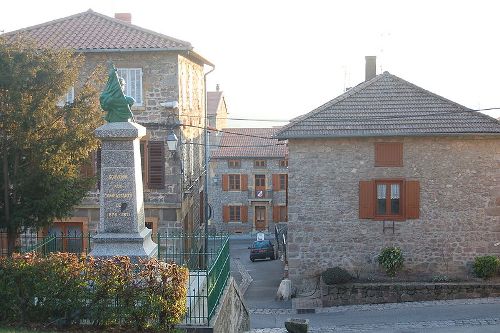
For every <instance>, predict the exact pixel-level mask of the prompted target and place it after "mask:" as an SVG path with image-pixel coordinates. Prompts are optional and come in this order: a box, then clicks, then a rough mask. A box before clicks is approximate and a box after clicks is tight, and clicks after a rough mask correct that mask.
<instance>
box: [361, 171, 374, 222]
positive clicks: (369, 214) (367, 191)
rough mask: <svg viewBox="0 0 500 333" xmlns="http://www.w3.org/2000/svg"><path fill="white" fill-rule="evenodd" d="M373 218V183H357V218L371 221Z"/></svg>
mask: <svg viewBox="0 0 500 333" xmlns="http://www.w3.org/2000/svg"><path fill="white" fill-rule="evenodd" d="M374 216H375V182H374V181H373V180H362V181H360V182H359V218H360V219H371V218H373V217H374Z"/></svg>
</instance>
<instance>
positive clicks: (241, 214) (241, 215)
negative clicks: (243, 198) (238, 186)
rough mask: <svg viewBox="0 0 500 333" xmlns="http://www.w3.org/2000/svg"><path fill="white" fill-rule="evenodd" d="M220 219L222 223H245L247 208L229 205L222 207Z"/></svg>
mask: <svg viewBox="0 0 500 333" xmlns="http://www.w3.org/2000/svg"><path fill="white" fill-rule="evenodd" d="M222 215H223V216H222V219H223V220H224V222H247V221H248V206H241V205H229V206H224V207H223V212H222Z"/></svg>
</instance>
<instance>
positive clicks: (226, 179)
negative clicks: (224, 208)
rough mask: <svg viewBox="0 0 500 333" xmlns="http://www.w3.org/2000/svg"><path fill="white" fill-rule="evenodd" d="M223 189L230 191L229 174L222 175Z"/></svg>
mask: <svg viewBox="0 0 500 333" xmlns="http://www.w3.org/2000/svg"><path fill="white" fill-rule="evenodd" d="M222 190H223V191H229V175H222Z"/></svg>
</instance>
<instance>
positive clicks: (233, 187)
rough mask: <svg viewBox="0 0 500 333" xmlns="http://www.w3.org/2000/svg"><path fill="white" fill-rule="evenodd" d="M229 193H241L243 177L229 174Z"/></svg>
mask: <svg viewBox="0 0 500 333" xmlns="http://www.w3.org/2000/svg"><path fill="white" fill-rule="evenodd" d="M227 178H228V191H241V175H240V174H237V173H236V174H228V177H227Z"/></svg>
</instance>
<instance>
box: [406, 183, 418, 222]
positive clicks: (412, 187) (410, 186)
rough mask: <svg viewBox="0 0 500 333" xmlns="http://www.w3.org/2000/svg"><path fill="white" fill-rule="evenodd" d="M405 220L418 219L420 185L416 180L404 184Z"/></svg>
mask: <svg viewBox="0 0 500 333" xmlns="http://www.w3.org/2000/svg"><path fill="white" fill-rule="evenodd" d="M405 195H406V198H405V199H406V205H405V211H406V218H407V219H418V218H419V217H420V183H419V181H418V180H407V181H406V182H405Z"/></svg>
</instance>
